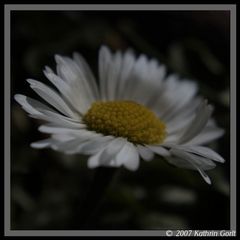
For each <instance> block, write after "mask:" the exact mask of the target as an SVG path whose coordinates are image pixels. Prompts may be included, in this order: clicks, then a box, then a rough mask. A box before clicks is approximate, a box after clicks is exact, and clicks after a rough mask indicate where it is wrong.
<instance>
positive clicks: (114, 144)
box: [99, 138, 126, 166]
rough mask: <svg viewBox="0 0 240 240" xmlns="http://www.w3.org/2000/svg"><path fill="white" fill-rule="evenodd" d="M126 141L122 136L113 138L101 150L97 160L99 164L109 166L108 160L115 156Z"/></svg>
mask: <svg viewBox="0 0 240 240" xmlns="http://www.w3.org/2000/svg"><path fill="white" fill-rule="evenodd" d="M125 142H126V139H123V138H115V139H114V140H113V141H111V142H110V143H109V144H108V146H107V147H106V148H105V149H104V151H103V152H102V154H101V156H100V158H99V162H100V164H101V165H104V166H109V165H110V162H111V161H112V160H113V159H114V158H115V156H116V155H117V153H118V152H119V151H120V150H121V149H122V147H123V146H124V144H125Z"/></svg>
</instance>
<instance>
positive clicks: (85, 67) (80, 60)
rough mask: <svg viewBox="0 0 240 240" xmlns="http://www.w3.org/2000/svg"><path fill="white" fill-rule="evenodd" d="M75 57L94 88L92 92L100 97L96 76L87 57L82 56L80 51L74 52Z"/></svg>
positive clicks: (97, 97) (96, 96)
mask: <svg viewBox="0 0 240 240" xmlns="http://www.w3.org/2000/svg"><path fill="white" fill-rule="evenodd" d="M73 59H74V60H75V62H76V63H77V64H78V66H79V68H80V69H82V71H83V73H84V75H85V77H86V79H87V80H88V82H89V85H90V86H91V89H92V92H93V94H94V96H95V98H96V99H99V98H100V95H99V90H98V87H97V84H96V80H95V77H94V75H93V73H92V71H91V69H90V67H89V65H88V64H87V62H86V61H85V59H84V58H83V57H82V55H81V54H79V53H76V52H75V53H73Z"/></svg>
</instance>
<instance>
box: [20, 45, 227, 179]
mask: <svg viewBox="0 0 240 240" xmlns="http://www.w3.org/2000/svg"><path fill="white" fill-rule="evenodd" d="M55 59H56V63H57V67H56V71H57V73H54V71H53V70H51V69H50V68H49V67H46V68H45V70H44V74H45V76H46V77H47V78H48V80H49V81H50V82H51V83H52V85H53V86H54V88H52V87H49V86H47V85H45V84H43V83H41V82H39V81H36V80H32V79H28V80H27V81H28V82H29V83H30V87H31V88H32V89H33V90H34V91H35V92H36V93H37V94H38V95H39V96H40V97H41V98H43V99H44V100H45V101H46V102H47V103H48V104H49V105H51V107H49V106H47V105H45V104H44V103H41V102H39V101H37V100H34V99H32V98H29V97H26V96H24V95H20V94H16V95H15V99H16V101H17V102H18V103H19V104H21V106H22V108H23V109H24V110H25V111H26V112H28V113H29V115H30V116H31V117H33V118H37V119H41V120H44V121H45V122H46V123H45V124H43V125H41V126H40V127H39V131H41V132H44V133H48V134H50V138H48V139H44V140H42V141H38V142H35V143H32V144H31V146H32V147H34V148H47V147H49V148H52V149H54V150H57V151H61V152H64V153H66V154H77V153H81V154H86V155H90V157H89V159H88V166H89V167H90V168H95V167H99V166H111V167H120V166H125V167H126V168H127V169H129V170H136V169H138V167H139V163H140V158H142V159H143V160H146V161H149V160H151V159H153V157H154V154H158V155H161V156H162V157H163V158H165V159H166V160H167V161H168V162H169V163H171V164H173V165H175V166H177V167H180V168H189V169H194V170H198V171H199V173H200V174H201V175H202V177H203V178H204V179H205V181H206V182H207V183H211V181H210V179H209V177H208V176H207V175H206V173H205V171H204V170H209V169H212V168H214V167H215V162H224V159H223V158H222V157H221V156H220V155H219V154H217V153H216V152H214V151H213V150H211V149H210V148H208V147H206V146H203V145H205V144H206V143H208V142H210V141H212V140H214V139H216V138H218V137H220V136H221V135H222V134H223V132H224V131H223V130H222V129H220V128H218V127H217V126H216V124H215V122H214V120H213V119H212V118H211V114H212V111H213V107H212V106H211V105H209V104H208V103H207V101H206V100H203V99H202V98H201V97H199V96H196V93H197V89H198V88H197V85H196V83H194V82H192V81H189V80H181V79H179V77H178V76H177V75H175V74H172V75H168V76H166V69H165V66H163V65H160V64H159V63H158V62H157V61H156V60H155V59H148V58H147V57H146V56H145V55H140V56H139V57H136V56H135V55H134V53H133V52H132V51H130V50H128V51H126V52H124V53H121V52H116V53H114V54H113V53H111V52H110V50H109V49H108V48H107V47H104V46H103V47H101V49H100V53H99V84H97V82H96V80H95V77H94V75H93V73H92V72H91V70H90V68H89V66H88V64H87V63H86V61H85V60H84V58H83V57H82V56H81V55H80V54H78V53H74V54H73V59H71V58H68V57H62V56H59V55H56V56H55Z"/></svg>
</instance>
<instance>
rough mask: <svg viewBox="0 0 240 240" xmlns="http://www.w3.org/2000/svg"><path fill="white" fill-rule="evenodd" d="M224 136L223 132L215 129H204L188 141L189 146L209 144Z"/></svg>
mask: <svg viewBox="0 0 240 240" xmlns="http://www.w3.org/2000/svg"><path fill="white" fill-rule="evenodd" d="M223 134H224V130H223V129H220V128H217V127H205V129H203V131H202V132H200V133H199V134H198V135H197V136H196V137H194V138H193V139H192V140H190V141H189V142H188V143H187V144H189V145H200V144H206V143H209V142H211V141H213V140H215V139H217V138H220V137H221V136H222V135H223Z"/></svg>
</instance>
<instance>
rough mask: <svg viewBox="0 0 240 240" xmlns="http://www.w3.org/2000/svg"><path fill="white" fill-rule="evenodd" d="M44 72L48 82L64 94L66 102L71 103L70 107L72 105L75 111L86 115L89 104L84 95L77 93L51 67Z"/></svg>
mask: <svg viewBox="0 0 240 240" xmlns="http://www.w3.org/2000/svg"><path fill="white" fill-rule="evenodd" d="M43 72H44V74H45V76H46V77H47V78H48V80H49V81H50V82H51V83H52V84H53V85H54V86H55V87H56V88H57V89H58V91H59V92H60V93H61V94H62V97H63V98H64V99H65V101H66V102H67V103H69V105H71V107H72V108H73V109H74V110H75V111H77V112H79V113H80V114H84V113H85V111H86V109H87V108H88V102H87V103H86V101H85V98H84V95H80V94H79V93H77V91H76V89H75V88H73V87H72V86H71V85H69V84H68V83H67V82H66V81H64V80H63V79H61V78H60V77H59V76H58V75H56V74H55V73H54V72H53V71H52V70H51V69H50V68H49V67H47V66H46V68H45V70H44V71H43Z"/></svg>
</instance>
